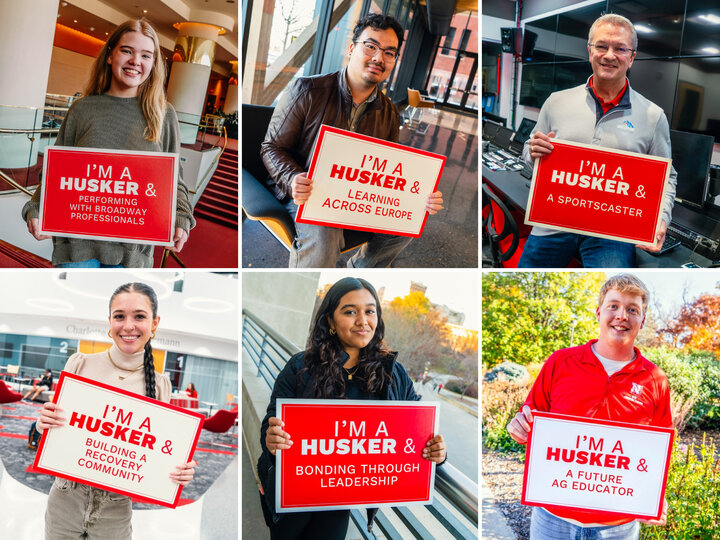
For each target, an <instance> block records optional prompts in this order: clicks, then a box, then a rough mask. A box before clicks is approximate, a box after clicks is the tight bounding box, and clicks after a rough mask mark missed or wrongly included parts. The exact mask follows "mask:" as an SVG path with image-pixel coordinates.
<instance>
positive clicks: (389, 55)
mask: <svg viewBox="0 0 720 540" xmlns="http://www.w3.org/2000/svg"><path fill="white" fill-rule="evenodd" d="M353 43H355V44H357V43H362V45H363V52H364V53H365V56H369V57H370V58H372V57H373V56H375V54H376V53H377V52H378V51H382V57H383V60H385V61H386V62H394V61H395V60H397V57H398V52H397V50H396V49H392V48H387V49H383V48H382V47H378V46H377V45H376V44H375V43H373V42H372V41H353Z"/></svg>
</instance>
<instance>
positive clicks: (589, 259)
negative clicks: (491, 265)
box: [518, 233, 635, 268]
mask: <svg viewBox="0 0 720 540" xmlns="http://www.w3.org/2000/svg"><path fill="white" fill-rule="evenodd" d="M574 257H577V258H579V259H580V262H582V265H583V268H633V267H634V266H635V246H634V245H633V244H629V243H627V242H618V241H617V240H608V239H606V238H595V237H594V236H584V235H582V234H575V233H558V234H552V235H550V236H535V235H533V234H531V235H530V236H528V239H527V242H526V244H525V248H524V249H523V252H522V255H521V257H520V261H518V268H565V267H566V266H567V265H568V264H569V263H570V261H572V259H573V258H574Z"/></svg>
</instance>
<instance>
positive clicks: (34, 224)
mask: <svg viewBox="0 0 720 540" xmlns="http://www.w3.org/2000/svg"><path fill="white" fill-rule="evenodd" d="M27 226H28V232H29V233H30V234H32V235H33V236H34V237H35V240H38V241H40V240H47V239H49V238H52V236H49V235H47V234H40V220H39V219H38V218H32V219H30V220H28V222H27Z"/></svg>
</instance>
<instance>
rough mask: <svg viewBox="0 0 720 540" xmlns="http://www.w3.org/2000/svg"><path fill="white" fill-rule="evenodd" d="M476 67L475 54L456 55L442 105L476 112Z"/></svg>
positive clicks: (460, 53)
mask: <svg viewBox="0 0 720 540" xmlns="http://www.w3.org/2000/svg"><path fill="white" fill-rule="evenodd" d="M477 67H478V55H477V53H471V52H459V53H458V55H457V59H456V60H455V65H454V67H453V71H452V74H451V75H450V79H449V81H448V84H447V88H446V90H445V95H444V96H443V100H442V103H443V104H444V105H448V106H451V107H457V108H459V109H464V110H468V111H477V110H478V93H477V78H476V75H477Z"/></svg>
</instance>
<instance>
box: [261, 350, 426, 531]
mask: <svg viewBox="0 0 720 540" xmlns="http://www.w3.org/2000/svg"><path fill="white" fill-rule="evenodd" d="M343 354H344V355H345V358H347V353H343ZM304 358H305V351H302V352H299V353H297V354H296V355H294V356H293V357H292V358H290V360H288V362H287V364H285V367H284V368H283V370H282V371H281V372H280V373H279V374H278V376H277V379H275V386H273V391H272V394H271V396H270V403H269V404H268V407H267V413H266V414H265V418H263V421H262V426H261V428H260V444H261V446H262V449H263V452H262V454H261V455H260V458H259V459H258V463H257V471H258V477H259V478H260V482H261V484H262V486H263V491H264V492H265V494H264V496H263V497H261V498H262V506H263V513H264V514H265V521H266V522H267V524H268V526H269V525H270V523H271V522H273V523H277V521H278V520H279V519H282V518H281V516H280V514H277V513H275V456H273V455H272V454H271V453H270V451H269V450H268V449H267V446H265V433H266V432H267V430H268V428H269V427H270V425H269V423H268V422H269V420H270V418H271V417H273V416H276V407H275V401H276V400H277V399H278V398H303V399H315V397H316V396H315V395H314V394H313V393H312V385H311V384H310V382H311V380H310V374H309V373H307V372H305V373H304V374H303V379H302V380H298V373H299V372H300V370H302V369H303V368H304V367H305V360H304ZM396 358H397V353H395V352H392V353H390V356H389V357H388V361H387V364H386V365H385V369H386V370H387V373H389V374H390V375H391V381H390V384H389V385H388V387H387V388H386V389H385V395H384V396H383V397H382V398H380V399H384V400H388V401H419V400H420V396H418V395H417V394H416V393H415V389H414V388H413V383H412V380H411V379H410V377H409V376H408V374H407V372H406V371H405V368H403V367H402V366H401V365H400V364H399V363H398V362H396ZM343 363H344V360H343ZM376 513H377V508H369V509H368V524H369V525H370V524H372V520H373V518H374V517H375V514H376Z"/></svg>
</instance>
